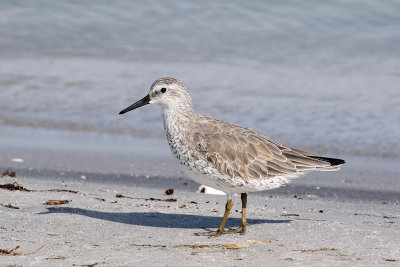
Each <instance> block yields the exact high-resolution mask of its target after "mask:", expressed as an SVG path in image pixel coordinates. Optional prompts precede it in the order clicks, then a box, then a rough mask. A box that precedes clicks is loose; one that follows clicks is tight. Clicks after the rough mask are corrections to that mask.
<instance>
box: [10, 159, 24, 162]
mask: <svg viewBox="0 0 400 267" xmlns="http://www.w3.org/2000/svg"><path fill="white" fill-rule="evenodd" d="M11 161H12V162H17V163H23V162H24V159H21V158H13V159H11Z"/></svg>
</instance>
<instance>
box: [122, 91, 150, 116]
mask: <svg viewBox="0 0 400 267" xmlns="http://www.w3.org/2000/svg"><path fill="white" fill-rule="evenodd" d="M149 102H150V95H146V96H145V97H143V98H142V99H140V100H139V101H137V102H136V103H134V104H132V105H130V106H129V107H127V108H126V109H124V110H123V111H121V112H120V113H119V114H124V113H127V112H128V111H131V110H134V109H136V108H140V107H141V106H144V105H147V104H149Z"/></svg>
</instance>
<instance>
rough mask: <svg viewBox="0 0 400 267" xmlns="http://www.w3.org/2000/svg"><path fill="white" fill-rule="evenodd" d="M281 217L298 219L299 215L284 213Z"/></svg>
mask: <svg viewBox="0 0 400 267" xmlns="http://www.w3.org/2000/svg"><path fill="white" fill-rule="evenodd" d="M281 216H284V217H291V216H296V217H298V216H299V214H295V213H283V214H281Z"/></svg>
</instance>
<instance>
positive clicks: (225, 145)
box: [193, 121, 330, 181]
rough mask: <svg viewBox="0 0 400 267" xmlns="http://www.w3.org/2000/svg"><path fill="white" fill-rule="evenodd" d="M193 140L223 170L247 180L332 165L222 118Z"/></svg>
mask: <svg viewBox="0 0 400 267" xmlns="http://www.w3.org/2000/svg"><path fill="white" fill-rule="evenodd" d="M207 125H210V124H209V123H208V124H207ZM193 143H194V144H195V146H196V148H195V149H196V150H197V151H198V152H199V153H200V154H202V155H203V157H204V160H206V161H207V162H208V163H209V164H211V165H212V166H213V167H214V168H215V169H216V170H217V171H218V172H219V173H220V174H223V175H229V176H236V177H237V176H239V177H241V178H242V179H244V180H246V181H249V180H251V179H260V178H273V177H275V176H297V174H298V172H302V171H305V170H311V169H316V168H324V167H328V166H330V164H329V163H327V162H324V161H321V160H318V159H313V158H310V157H308V156H307V155H304V154H303V153H301V152H302V151H300V150H294V149H291V148H289V147H286V146H283V145H281V144H279V143H276V142H274V141H272V140H271V139H270V138H268V137H266V136H264V135H261V134H259V133H257V132H255V131H252V130H250V129H247V128H244V127H240V126H235V125H231V124H227V123H223V122H220V121H218V123H216V124H215V125H214V126H212V127H208V128H207V127H200V128H199V129H198V130H197V131H195V132H194V135H193ZM304 153H305V152H304ZM310 155H311V154H310Z"/></svg>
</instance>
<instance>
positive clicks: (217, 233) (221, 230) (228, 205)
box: [201, 195, 233, 236]
mask: <svg viewBox="0 0 400 267" xmlns="http://www.w3.org/2000/svg"><path fill="white" fill-rule="evenodd" d="M232 207H233V203H232V197H231V195H228V200H227V201H226V205H225V213H224V217H223V218H222V221H221V225H220V226H219V228H218V230H217V231H212V232H207V233H202V234H201V235H205V236H220V235H221V234H223V233H225V224H226V221H227V220H228V216H229V213H230V212H231V209H232Z"/></svg>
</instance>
